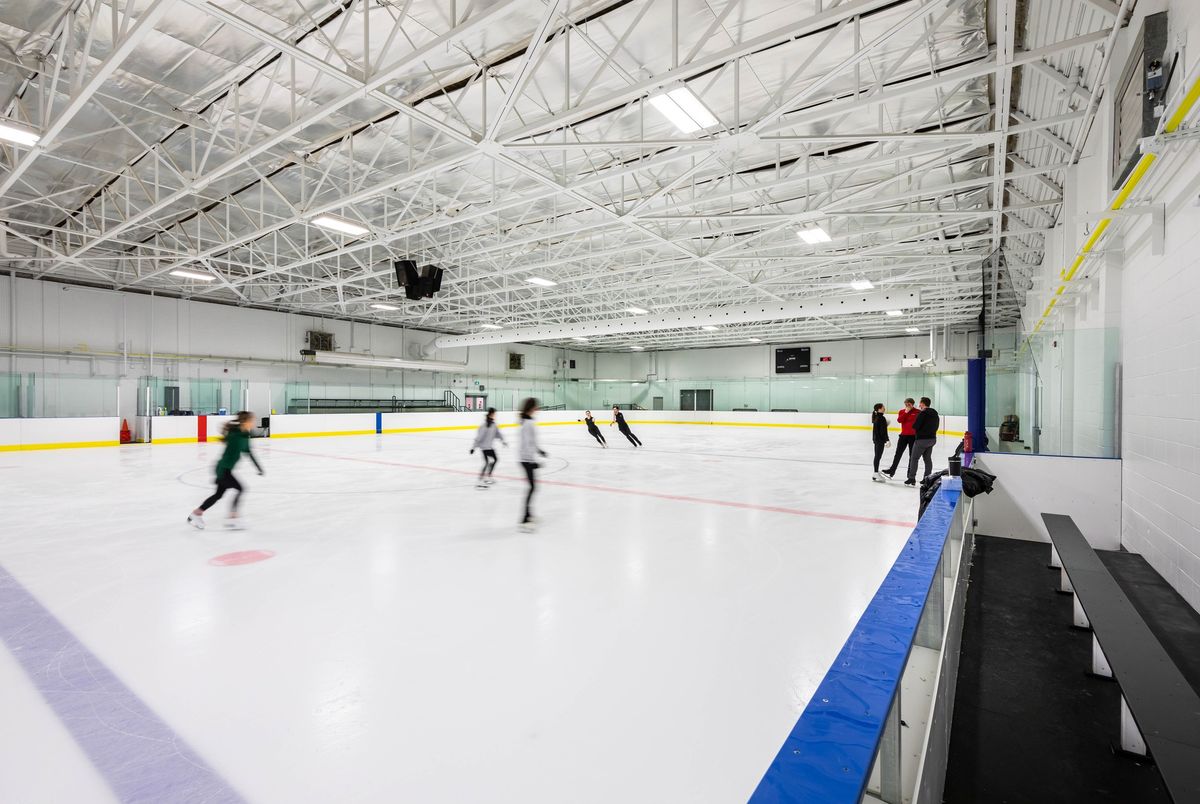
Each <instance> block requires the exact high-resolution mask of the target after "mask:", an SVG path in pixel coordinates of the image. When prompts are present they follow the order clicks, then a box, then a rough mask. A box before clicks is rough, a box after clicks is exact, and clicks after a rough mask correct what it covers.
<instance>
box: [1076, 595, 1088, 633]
mask: <svg viewBox="0 0 1200 804" xmlns="http://www.w3.org/2000/svg"><path fill="white" fill-rule="evenodd" d="M1071 608H1072V609H1073V614H1074V616H1073V617H1072V622H1071V624H1072V625H1074V626H1075V627H1076V628H1089V629H1090V628H1091V627H1092V624H1091V622H1089V621H1088V618H1087V614H1086V613H1084V611H1083V605H1082V604H1080V602H1079V596H1078V595H1073V596H1072V598H1071Z"/></svg>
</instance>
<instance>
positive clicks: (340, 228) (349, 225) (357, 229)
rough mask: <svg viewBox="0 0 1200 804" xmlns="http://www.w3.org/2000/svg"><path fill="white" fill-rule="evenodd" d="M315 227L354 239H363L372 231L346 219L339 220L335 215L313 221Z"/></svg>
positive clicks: (321, 216) (323, 216)
mask: <svg viewBox="0 0 1200 804" xmlns="http://www.w3.org/2000/svg"><path fill="white" fill-rule="evenodd" d="M312 224H313V226H320V227H321V228H322V229H329V230H331V231H334V232H341V233H342V234H348V235H350V236H352V237H362V236H363V235H365V234H366V233H367V232H369V231H371V230H370V229H368V228H367V227H365V226H363V225H362V224H358V223H355V222H354V221H348V220H346V219H345V218H338V217H335V216H333V215H318V216H317V217H315V218H313V219H312Z"/></svg>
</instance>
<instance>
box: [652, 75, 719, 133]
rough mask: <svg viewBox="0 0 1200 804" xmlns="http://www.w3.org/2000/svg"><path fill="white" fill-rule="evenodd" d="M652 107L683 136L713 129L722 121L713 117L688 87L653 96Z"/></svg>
mask: <svg viewBox="0 0 1200 804" xmlns="http://www.w3.org/2000/svg"><path fill="white" fill-rule="evenodd" d="M649 100H650V105H651V106H653V107H654V108H655V109H657V110H658V112H659V113H660V114H661V115H662V116H663V117H665V118H667V120H669V121H671V125H673V126H675V128H677V129H679V131H680V133H682V134H691V133H693V132H696V131H699V130H700V129H704V128H712V127H713V126H715V125H717V123H719V122H720V121H719V120H717V118H716V117H714V116H713V113H712V112H710V111H709V110H708V107H706V106H705V105H704V104H703V103H701V102H700V99H699V98H697V97H696V93H694V92H692V91H691V90H690V89H688V88H687V87H676V88H675V89H672V90H671V91H670V92H664V93H662V94H659V95H651V96H650V98H649Z"/></svg>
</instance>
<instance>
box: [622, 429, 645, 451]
mask: <svg viewBox="0 0 1200 804" xmlns="http://www.w3.org/2000/svg"><path fill="white" fill-rule="evenodd" d="M619 429H620V430H621V435H623V436H625V437H626V438H628V439H629V443H630V444H633V445H634V446H635V447H640V446H641V445H642V442H641V441H640V440H638V437H637V436H635V435H634V434H633V431H632V430H630V429H629V428H628V427H624V426H622V427H620V428H619Z"/></svg>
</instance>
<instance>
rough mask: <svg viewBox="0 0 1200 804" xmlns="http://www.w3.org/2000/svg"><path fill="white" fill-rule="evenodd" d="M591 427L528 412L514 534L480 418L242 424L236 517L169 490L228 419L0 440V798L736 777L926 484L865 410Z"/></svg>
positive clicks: (669, 787)
mask: <svg viewBox="0 0 1200 804" xmlns="http://www.w3.org/2000/svg"><path fill="white" fill-rule="evenodd" d="M604 431H605V434H606V436H607V437H608V439H609V445H610V448H609V449H607V450H602V449H600V448H599V447H598V446H597V445H596V444H595V442H593V441H592V439H591V438H590V437H589V436H588V435H587V432H586V430H585V429H584V428H583V426H582V425H573V426H548V427H543V428H541V429H540V431H539V432H540V435H541V440H542V445H543V447H544V449H545V450H546V451H547V452H549V454H550V457H549V458H548V459H547V460H546V463H545V466H544V469H543V471H542V473H541V479H542V481H543V482H542V483H541V485H540V487H539V490H538V493H537V496H536V497H535V500H534V506H535V511H536V513H537V515H538V517H539V519H540V523H539V528H538V530H537V531H536V532H535V533H532V534H526V533H520V532H519V531H518V529H517V522H518V518H519V514H520V508H521V503H522V500H523V496H524V493H525V483H524V479H523V478H522V477H519V475H520V467H519V465H518V464H517V463H516V454H515V453H516V450H515V447H510V448H509V449H507V450H506V449H505V448H504V447H498V449H499V456H500V464H499V467H498V468H497V478H498V480H499V482H498V483H497V484H496V486H495V487H493V488H490V489H487V490H477V489H476V488H475V484H474V475H475V473H476V471H477V470H478V465H479V456H478V455H468V449H469V448H470V446H471V441H472V436H473V433H472V432H470V431H462V432H435V433H420V434H403V435H383V436H352V437H330V438H295V439H273V440H257V441H255V442H254V449H255V452H256V453H257V455H258V457H259V460H260V461H261V462H262V463H263V466H264V468H265V470H266V475H265V476H263V477H258V476H256V475H255V473H254V470H253V467H252V466H250V465H249V464H248V463H247V462H245V461H243V462H242V463H241V464H240V465H239V466H238V469H237V470H236V474H237V475H238V476H239V478H240V479H241V480H242V481H243V483H245V485H246V486H247V489H248V490H247V493H246V496H245V497H244V498H243V508H244V512H245V515H246V521H247V523H248V525H249V528H248V529H247V530H245V531H226V530H224V529H222V527H221V523H222V521H223V519H224V515H225V511H226V510H227V502H226V501H222V502H221V503H219V504H218V505H217V507H216V508H215V509H214V510H213V511H212V512H210V514H209V517H208V518H209V520H210V521H209V524H208V529H207V530H205V531H203V532H201V531H197V530H194V529H192V528H190V527H188V526H187V525H186V524H185V521H184V520H185V516H186V514H187V513H188V511H189V510H190V509H191V508H193V507H194V506H195V505H196V504H197V503H199V502H200V500H201V499H203V498H204V497H205V496H207V495H208V493H209V492H210V490H211V477H212V467H213V464H214V463H215V461H216V459H217V457H218V455H219V453H220V451H221V449H222V446H221V445H220V444H218V443H209V444H180V445H171V446H163V445H156V446H130V447H123V448H119V449H113V448H108V449H91V450H61V451H45V452H23V453H21V452H11V453H4V454H0V479H2V480H3V485H4V488H5V493H4V508H3V521H4V526H3V536H2V537H0V635H2V636H3V639H4V641H5V643H6V649H5V650H0V712H3V722H4V726H3V727H2V728H0V801H3V802H22V804H24V802H36V803H37V804H44V803H45V802H64V803H65V802H70V803H71V804H90V803H91V802H108V801H116V800H126V801H130V800H139V801H147V802H150V801H153V802H175V801H181V802H182V801H187V802H202V801H203V802H207V801H239V800H245V801H251V802H287V803H288V804H299V803H300V802H321V803H322V804H325V803H327V802H334V801H336V802H421V803H422V804H434V803H442V802H444V803H447V804H448V803H450V802H453V803H455V804H461V803H463V802H511V803H512V804H542V803H543V802H544V803H545V804H550V803H551V802H553V803H554V804H562V803H563V802H572V803H573V804H583V803H585V802H596V803H599V802H604V803H605V804H608V803H610V802H646V804H651V803H653V804H664V803H665V802H688V803H689V804H690V803H692V802H714V803H720V804H727V803H728V802H741V801H745V800H746V798H747V797H748V796H749V795H750V794H751V792H752V791H753V790H754V788H755V785H756V784H757V783H758V781H759V779H760V778H761V776H762V774H763V772H764V771H765V770H766V768H767V766H768V765H769V764H770V762H771V760H772V759H773V757H774V755H775V753H776V752H777V751H778V750H779V747H780V745H781V744H782V742H783V739H784V737H785V736H786V735H787V734H788V732H789V730H790V729H791V728H792V726H793V724H794V723H795V721H796V719H797V717H798V716H799V715H800V713H801V711H802V710H803V709H804V707H805V705H806V703H807V700H808V698H809V696H810V695H811V694H812V691H813V690H814V689H815V688H816V686H817V684H818V682H819V681H820V679H821V678H822V676H823V675H824V673H825V671H826V669H827V668H828V666H829V664H830V662H831V661H832V660H833V658H834V656H835V655H836V653H837V651H838V650H839V648H840V647H841V645H842V643H843V642H844V641H845V639H846V637H847V635H848V633H849V631H850V630H851V628H852V627H853V625H854V624H855V622H856V621H857V619H858V617H859V615H860V614H861V612H862V610H863V608H864V607H865V606H866V604H867V602H868V600H869V599H870V598H871V596H872V595H873V594H874V592H875V590H876V587H877V586H878V584H879V582H880V581H881V580H882V578H883V576H884V575H885V573H886V571H887V569H888V567H889V566H890V565H891V563H892V561H893V560H894V558H895V556H896V554H897V553H898V551H899V549H900V547H901V545H902V544H903V543H904V541H905V539H906V538H907V537H908V535H909V532H910V530H911V527H912V524H913V523H914V522H915V520H916V505H917V494H916V492H915V491H914V490H912V489H909V488H905V487H903V486H902V485H901V484H900V483H899V482H898V481H897V482H894V483H891V484H887V485H884V484H879V483H873V482H871V480H870V457H871V444H870V434H869V432H866V431H862V432H858V431H853V432H852V431H832V430H806V429H785V428H758V427H744V428H743V427H703V426H694V425H693V426H680V425H675V426H670V425H643V426H637V425H635V431H636V432H637V433H638V435H639V436H640V437H641V438H642V440H643V441H644V442H645V445H646V446H645V447H644V448H642V449H637V450H635V449H634V448H632V447H631V446H629V444H627V443H626V442H625V441H624V439H623V438H621V437H620V435H619V434H618V433H617V431H616V430H615V428H614V429H611V430H610V429H608V428H604ZM504 434H505V436H506V437H507V438H508V439H509V442H510V443H513V442H515V436H516V432H515V431H514V430H511V429H506V430H504ZM956 440H957V439H949V438H945V437H943V438H941V439H940V440H939V443H938V448H937V451H936V453H935V458H936V463H935V468H942V467H944V465H945V455H947V454H948V453H949V451H950V449H951V448H952V446H953V444H954V443H955V441H956ZM890 456H891V451H890V449H889V451H888V453H887V454H886V455H885V461H887V460H890ZM250 551H261V552H260V553H254V554H252V555H251V556H250V557H251V558H259V559H262V560H258V561H254V562H253V563H244V564H236V563H235V564H232V565H225V563H226V562H227V561H228V559H227V560H226V562H223V561H214V559H216V558H218V557H221V556H227V555H229V554H237V553H247V552H250ZM234 560H236V559H234ZM147 746H152V747H153V750H149V751H148V750H147ZM147 754H151V755H154V756H157V757H158V761H156V762H155V763H154V765H153V768H152V770H151V771H148V770H147V767H146V766H145V765H143V764H142V763H144V762H146V761H147V760H146V756H147Z"/></svg>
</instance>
